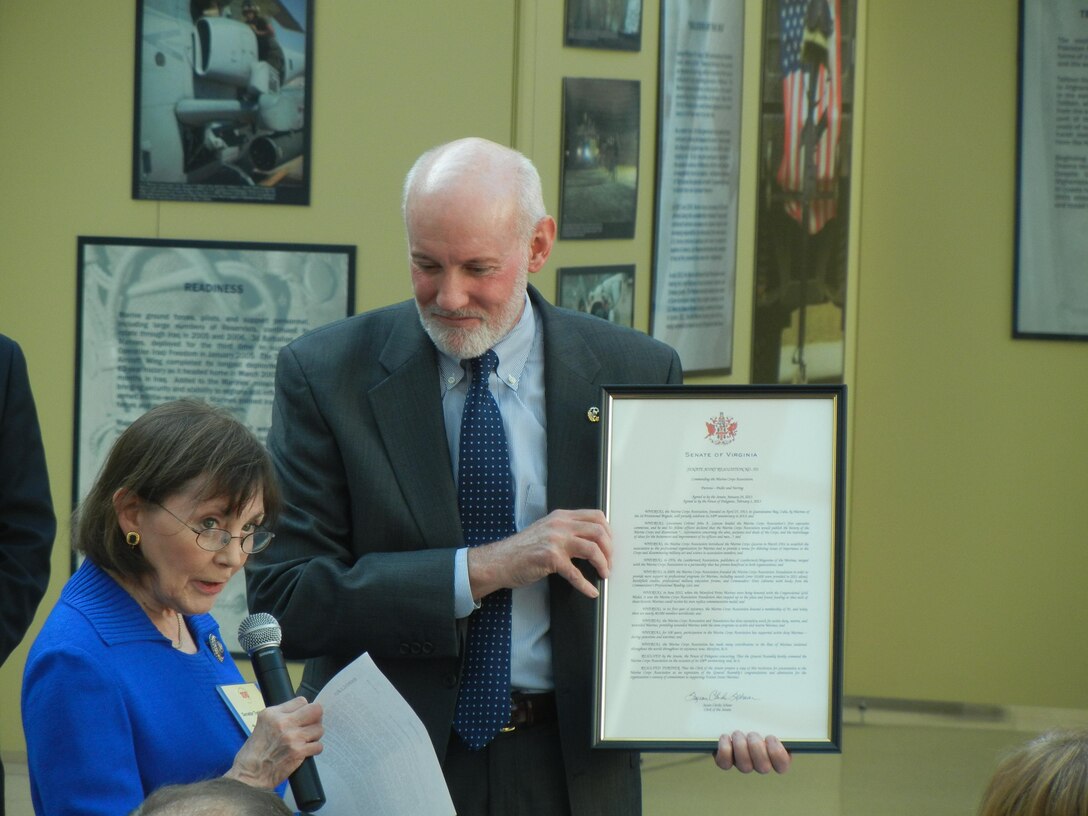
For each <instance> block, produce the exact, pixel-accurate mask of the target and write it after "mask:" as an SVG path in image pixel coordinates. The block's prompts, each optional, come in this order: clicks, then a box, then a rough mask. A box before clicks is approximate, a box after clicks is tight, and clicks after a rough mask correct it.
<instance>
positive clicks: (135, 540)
mask: <svg viewBox="0 0 1088 816" xmlns="http://www.w3.org/2000/svg"><path fill="white" fill-rule="evenodd" d="M125 543H126V544H128V545H129V546H130V547H132V549H136V548H137V547H139V546H140V534H139V533H137V532H136V531H135V530H133V531H132V532H130V533H125Z"/></svg>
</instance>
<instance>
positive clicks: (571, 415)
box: [529, 287, 601, 510]
mask: <svg viewBox="0 0 1088 816" xmlns="http://www.w3.org/2000/svg"><path fill="white" fill-rule="evenodd" d="M529 293H530V295H531V296H532V298H533V302H534V303H535V304H536V307H537V310H538V313H539V314H540V316H541V320H542V321H543V329H544V402H545V413H546V415H547V419H548V509H549V510H554V509H556V508H560V507H561V508H567V509H574V508H582V507H595V506H596V504H595V502H596V490H595V489H593V490H589V491H587V489H586V486H587V485H595V484H596V482H595V479H596V477H595V476H593V475H590V478H587V472H588V473H589V474H595V473H596V472H597V470H598V456H599V453H598V451H599V447H600V427H601V426H600V424H599V423H595V422H591V421H590V420H589V416H588V414H587V412H588V411H589V409H590V408H592V407H598V408H599V407H600V404H601V385H600V381H599V376H600V371H601V362H600V360H599V359H598V357H597V355H596V354H595V353H594V352H593V350H592V349H591V348H590V344H588V343H586V342H585V340H584V338H583V337H582V336H581V334H580V333H579V332H578V331H577V327H576V321H572V320H569V319H568V318H566V317H565V316H564V315H563V313H562V312H561V311H559V310H558V309H556V308H555V307H553V306H552V305H550V304H549V303H548V302H547V301H545V300H544V299H543V297H541V295H540V293H539V292H537V291H536V289H534V288H532V287H530V288H529Z"/></svg>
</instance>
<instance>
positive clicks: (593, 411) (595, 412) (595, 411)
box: [586, 405, 601, 422]
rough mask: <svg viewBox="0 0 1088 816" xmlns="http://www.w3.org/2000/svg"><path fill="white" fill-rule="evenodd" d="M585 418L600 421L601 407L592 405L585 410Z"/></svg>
mask: <svg viewBox="0 0 1088 816" xmlns="http://www.w3.org/2000/svg"><path fill="white" fill-rule="evenodd" d="M586 419H588V420H589V421H590V422H600V421H601V409H600V408H598V407H597V406H596V405H594V406H593V407H592V408H590V409H589V410H588V411H586Z"/></svg>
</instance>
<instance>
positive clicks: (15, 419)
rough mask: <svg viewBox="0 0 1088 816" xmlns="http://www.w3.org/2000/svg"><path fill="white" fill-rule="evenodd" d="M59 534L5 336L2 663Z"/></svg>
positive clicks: (1, 370) (19, 372)
mask: <svg viewBox="0 0 1088 816" xmlns="http://www.w3.org/2000/svg"><path fill="white" fill-rule="evenodd" d="M56 532H57V521H56V517H55V516H54V514H53V499H52V496H51V495H50V492H49V474H48V473H47V471H46V468H45V450H44V448H43V447H42V434H41V430H40V429H39V427H38V413H37V410H36V409H35V407H34V396H33V394H32V393H31V391H30V379H29V377H28V376H27V370H26V359H25V358H24V357H23V352H22V349H20V348H19V345H18V344H17V343H16V342H15V341H14V340H12V339H11V338H9V337H5V336H4V335H2V334H0V665H2V664H3V663H4V661H5V660H7V659H8V655H10V654H11V653H12V651H13V650H14V649H15V647H16V646H18V645H19V641H21V640H22V639H23V635H25V634H26V630H27V627H28V626H30V622H31V621H32V620H33V619H34V612H35V611H36V610H37V608H38V604H39V603H40V602H41V600H42V595H44V594H45V589H46V587H47V586H48V585H49V557H50V553H51V552H52V550H53V538H54V536H55V535H56ZM3 813H4V767H3V765H0V816H3Z"/></svg>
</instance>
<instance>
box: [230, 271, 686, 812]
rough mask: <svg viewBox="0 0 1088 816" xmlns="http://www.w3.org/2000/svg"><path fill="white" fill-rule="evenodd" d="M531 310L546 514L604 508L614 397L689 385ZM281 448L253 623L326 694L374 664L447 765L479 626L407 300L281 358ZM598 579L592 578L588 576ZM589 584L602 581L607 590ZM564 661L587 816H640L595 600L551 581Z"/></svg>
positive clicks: (252, 573) (563, 318)
mask: <svg viewBox="0 0 1088 816" xmlns="http://www.w3.org/2000/svg"><path fill="white" fill-rule="evenodd" d="M529 291H530V297H531V298H532V300H533V303H534V304H535V305H536V307H537V309H538V312H539V314H540V316H541V318H542V330H543V336H544V356H545V367H544V385H545V411H546V416H547V434H548V485H547V492H548V508H549V510H552V509H556V508H567V509H575V508H585V507H596V506H598V502H597V490H598V484H597V483H598V472H599V461H598V456H599V452H598V449H599V435H600V425H599V424H595V423H591V422H590V421H589V419H588V417H587V414H586V412H587V410H588V409H589V408H590V407H591V406H599V405H600V402H601V391H600V388H601V385H602V384H620V383H629V384H636V383H646V384H660V383H665V382H672V383H678V382H680V380H681V377H682V373H681V368H680V361H679V358H678V357H677V355H676V352H675V351H673V350H672V349H671V348H669V347H668V346H666V345H664V344H662V343H659V342H657V341H655V340H652V339H650V338H649V337H647V336H646V335H645V334H642V333H640V332H636V331H632V330H629V329H623V328H620V327H617V326H614V325H612V324H610V323H607V322H606V321H604V320H601V319H599V318H596V317H589V316H587V315H583V314H578V313H576V312H571V311H569V310H565V309H557V308H555V307H553V306H551V305H549V304H548V303H547V302H546V301H544V300H543V298H542V297H541V296H540V295H539V293H538V292H536V290H534V289H532V288H530V290H529ZM268 446H269V450H270V452H271V454H272V457H273V460H274V461H275V464H276V468H277V471H278V473H279V475H280V477H281V481H282V485H283V488H284V492H285V497H286V499H287V510H286V512H285V514H284V517H283V518H282V519H281V520H280V522H279V524H278V527H277V538H276V540H275V542H274V544H273V546H272V547H270V548H269V550H268V551H266V552H265V553H261V555H259V556H257V557H255V558H253V559H251V560H250V561H249V563H248V564H247V566H246V574H247V583H248V587H249V601H250V608H251V609H252V610H253V611H268V612H271V613H272V614H273V615H274V616H275V617H276V618H277V619H278V620H279V622H280V625H281V626H282V628H283V648H284V652H285V653H287V655H288V656H289V657H295V658H310V659H311V660H309V662H308V664H307V668H306V673H305V676H304V687H305V688H304V691H307V692H313V691H316V690H317V689H320V688H321V687H322V686H323V685H324V684H325V682H327V681H328V679H329V678H330V677H332V675H333V674H335V673H336V671H338V670H339V669H340V668H341V667H342V666H343V665H345V664H346V663H348V662H349V661H351V660H352V659H354V658H355V657H356V656H357V655H359V654H360V653H361V652H363V651H367V652H369V653H370V656H371V657H372V658H373V659H374V661H375V663H376V664H377V665H378V667H379V668H380V669H381V670H382V672H383V673H384V674H385V675H386V677H388V678H389V680H390V681H391V682H392V683H393V685H394V686H396V688H397V689H398V691H400V693H401V694H402V695H403V696H404V697H405V699H406V700H407V701H408V703H409V704H410V705H411V706H412V708H413V709H414V710H415V711H416V713H417V714H418V715H419V717H420V719H421V720H422V721H423V723H424V725H425V726H426V727H427V730H428V732H429V733H430V736H431V739H432V741H433V742H434V746H435V750H436V751H437V752H438V756H439V759H442V758H443V757H444V755H445V750H446V744H447V741H448V739H449V735H450V728H451V724H452V722H453V710H454V702H455V700H456V697H457V690H458V686H459V682H460V676H461V658H462V653H463V645H464V636H465V628H466V627H465V621H463V620H462V621H457V620H456V619H455V618H454V612H453V606H454V601H453V585H454V582H453V562H454V551H455V550H456V548H458V547H461V546H463V543H462V535H461V525H460V520H459V517H458V510H457V490H456V487H455V483H454V478H453V472H452V466H451V463H450V457H449V451H448V446H447V442H446V432H445V424H444V422H443V416H442V405H441V391H440V386H439V378H438V369H437V352H436V350H435V347H434V345H433V343H432V342H431V341H430V339H429V338H428V337H427V336H426V334H425V333H424V332H423V330H422V327H421V326H420V322H419V317H418V314H417V312H416V308H415V305H414V303H413V302H411V301H407V302H405V303H401V304H398V305H395V306H390V307H387V308H384V309H379V310H377V311H373V312H369V313H367V314H363V315H358V316H356V317H351V318H347V319H346V320H343V321H339V322H337V323H333V324H331V325H329V326H326V327H323V328H320V329H317V330H316V331H314V332H311V333H309V334H307V335H305V336H303V337H302V338H300V339H298V340H296V341H294V342H293V343H291V344H290V345H288V346H287V347H286V348H284V349H283V350H282V351H281V352H280V357H279V361H278V365H277V369H276V394H275V403H274V406H273V412H272V428H271V432H270V434H269V440H268ZM588 574H589V572H588V568H587V575H588ZM596 577H597V576H596V575H595V574H592V575H591V579H593V580H595V579H596ZM550 591H551V616H552V618H551V632H552V655H553V662H554V672H555V681H556V700H557V705H558V710H559V724H560V733H561V739H562V743H563V752H564V762H565V765H566V770H567V778H568V782H569V786H570V791H571V798H572V805H573V807H574V812H575V813H578V814H583V813H602V814H605V813H616V814H620V813H622V814H632V813H637V812H638V811H639V797H640V795H641V788H640V780H639V775H638V756H637V754H634V753H632V752H626V751H612V750H607V751H606V750H598V751H593V750H591V749H590V745H591V732H592V704H593V674H594V654H595V645H594V631H595V609H596V607H595V602H594V601H592V600H590V599H589V598H586V597H585V596H583V595H581V594H580V593H578V592H577V591H575V590H574V589H573V588H571V586H570V585H569V584H568V583H567V582H566V581H564V580H562V579H559V578H557V577H556V576H554V575H553V576H551V578H550Z"/></svg>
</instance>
